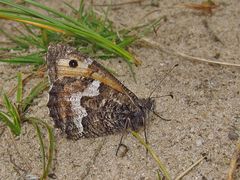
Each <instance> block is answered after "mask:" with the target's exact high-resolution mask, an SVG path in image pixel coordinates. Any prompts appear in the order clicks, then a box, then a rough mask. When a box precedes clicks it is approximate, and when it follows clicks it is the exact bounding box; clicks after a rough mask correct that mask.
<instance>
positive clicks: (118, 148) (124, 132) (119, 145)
mask: <svg viewBox="0 0 240 180" xmlns="http://www.w3.org/2000/svg"><path fill="white" fill-rule="evenodd" d="M129 123H130V121H129V120H127V121H126V122H125V125H124V130H123V132H122V136H121V139H120V142H119V143H118V147H117V150H116V156H117V155H118V152H119V150H120V148H121V147H123V148H124V151H123V153H122V155H121V157H123V156H125V154H126V153H127V152H128V147H127V146H126V145H125V144H123V137H124V135H126V132H127V128H128V127H129Z"/></svg>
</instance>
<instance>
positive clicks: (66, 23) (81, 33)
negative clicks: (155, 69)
mask: <svg viewBox="0 0 240 180" xmlns="http://www.w3.org/2000/svg"><path fill="white" fill-rule="evenodd" d="M0 2H2V3H4V4H7V5H9V6H12V7H14V8H17V9H19V10H22V11H23V12H24V13H25V14H26V13H29V15H28V16H29V17H38V20H37V19H33V18H31V19H30V18H28V19H27V18H26V17H24V16H18V17H13V15H12V14H10V13H8V14H6V13H5V14H4V13H2V12H1V11H0V17H2V18H8V19H9V17H8V16H9V15H10V16H11V18H10V19H11V20H15V21H19V22H24V23H28V24H32V25H35V26H38V27H41V26H42V28H44V27H45V28H47V29H51V30H53V31H54V30H55V31H61V30H62V29H63V32H62V33H65V32H68V33H70V34H72V36H76V37H79V38H84V39H85V40H87V41H89V42H91V43H96V44H97V45H98V46H99V47H101V48H103V49H106V50H108V51H110V52H113V53H115V54H118V55H120V56H122V57H123V58H124V59H125V60H127V61H128V62H129V63H135V64H140V62H139V61H137V60H136V59H134V57H133V56H132V55H131V54H130V53H129V52H127V51H126V50H124V49H123V48H121V47H119V46H118V45H115V44H113V43H112V42H111V41H109V40H108V39H106V38H104V37H102V36H101V35H99V34H97V33H95V32H94V31H92V30H91V29H89V28H87V27H86V26H83V25H82V24H79V22H78V21H76V20H74V19H72V18H71V17H68V16H65V15H64V14H62V13H59V12H56V11H54V10H52V9H50V8H48V7H46V6H43V5H41V4H39V3H36V2H33V1H30V0H26V1H25V2H28V3H31V4H32V5H35V6H37V7H39V8H41V9H43V10H46V11H50V12H52V13H54V15H58V17H61V18H62V19H61V20H60V19H57V18H50V17H48V16H45V15H43V14H40V13H38V12H36V11H34V10H31V9H29V8H26V7H24V6H21V5H17V4H15V3H12V2H10V1H0ZM25 16H26V15H25ZM39 19H41V20H42V21H41V22H40V21H39ZM43 21H46V22H43Z"/></svg>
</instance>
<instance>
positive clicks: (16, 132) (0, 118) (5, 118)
mask: <svg viewBox="0 0 240 180" xmlns="http://www.w3.org/2000/svg"><path fill="white" fill-rule="evenodd" d="M0 121H2V122H3V123H5V124H6V126H7V127H8V128H9V129H10V130H11V132H12V133H13V134H14V135H16V136H19V135H20V133H21V130H20V129H19V128H18V126H15V124H14V123H13V120H12V118H11V117H10V116H9V115H8V114H6V113H4V112H2V111H0Z"/></svg>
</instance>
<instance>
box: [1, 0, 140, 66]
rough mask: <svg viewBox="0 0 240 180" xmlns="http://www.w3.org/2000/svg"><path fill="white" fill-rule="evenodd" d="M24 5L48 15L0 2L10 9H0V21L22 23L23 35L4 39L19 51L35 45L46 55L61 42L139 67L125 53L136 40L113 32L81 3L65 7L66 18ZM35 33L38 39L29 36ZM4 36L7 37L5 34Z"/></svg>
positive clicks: (46, 9)
mask: <svg viewBox="0 0 240 180" xmlns="http://www.w3.org/2000/svg"><path fill="white" fill-rule="evenodd" d="M24 2H25V4H26V5H27V4H30V5H32V6H34V7H35V8H39V9H40V10H41V11H42V10H44V11H45V12H47V13H48V15H45V14H44V13H40V12H38V11H37V10H34V9H31V8H28V7H27V6H26V5H25V6H23V5H19V4H16V3H14V2H12V1H8V0H2V1H0V3H2V4H5V5H8V6H9V7H10V8H2V9H0V18H2V19H7V20H12V21H17V22H20V23H23V24H24V27H25V30H27V32H28V33H27V34H24V33H22V32H19V34H20V35H21V36H19V37H13V36H10V35H8V37H9V38H10V39H11V40H13V41H14V42H16V43H17V44H18V45H19V46H20V47H21V48H22V49H28V48H29V46H30V45H35V46H36V47H37V48H41V49H43V50H45V51H46V49H47V46H48V44H49V42H59V41H61V42H68V43H70V44H72V45H76V46H78V47H82V49H83V51H84V50H85V51H86V52H90V51H92V53H93V54H96V52H100V53H99V54H98V55H99V56H100V57H101V53H102V55H103V57H105V58H107V57H112V56H116V55H117V56H121V57H122V58H123V59H124V60H126V62H127V63H130V64H136V65H138V64H140V61H138V60H137V59H135V58H134V56H133V55H132V54H130V53H129V52H128V51H126V50H125V48H126V47H127V46H128V45H130V44H131V43H132V42H134V41H135V40H136V37H135V36H130V35H128V31H125V32H124V31H120V32H116V31H114V30H113V26H112V22H110V21H108V20H107V18H106V17H105V18H104V19H102V18H99V17H98V16H97V15H96V13H95V11H94V10H93V9H90V10H88V11H87V10H85V7H84V1H83V0H81V3H80V7H79V8H78V9H76V8H74V7H72V6H71V5H70V4H67V3H65V4H66V6H67V7H68V8H71V10H72V11H73V15H70V16H67V15H65V14H64V13H62V12H59V11H56V10H54V9H52V8H49V7H47V6H44V5H43V4H40V3H38V2H36V1H32V0H24ZM29 25H31V26H29ZM33 26H34V27H33ZM36 30H38V31H39V34H38V35H36V33H33V32H36ZM2 32H3V30H2ZM4 34H6V35H7V33H6V32H4Z"/></svg>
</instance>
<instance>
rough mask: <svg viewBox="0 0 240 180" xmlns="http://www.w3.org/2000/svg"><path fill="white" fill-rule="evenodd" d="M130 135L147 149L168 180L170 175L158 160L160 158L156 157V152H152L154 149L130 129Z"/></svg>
mask: <svg viewBox="0 0 240 180" xmlns="http://www.w3.org/2000/svg"><path fill="white" fill-rule="evenodd" d="M131 133H132V135H133V136H134V137H135V138H136V139H137V140H138V141H139V142H140V143H141V144H142V145H143V146H144V147H145V148H146V149H147V150H148V152H149V153H150V154H151V156H152V157H153V159H154V160H155V161H156V163H157V164H158V166H159V169H160V170H161V172H162V173H163V175H164V176H165V178H166V179H167V180H170V179H171V177H170V175H169V173H168V171H167V169H166V168H165V166H164V165H163V164H162V162H161V161H160V159H159V158H158V156H157V155H156V153H155V152H154V150H153V149H152V148H151V146H149V145H148V144H146V143H145V141H144V139H143V138H141V136H140V135H139V134H138V133H137V132H135V131H131Z"/></svg>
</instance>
